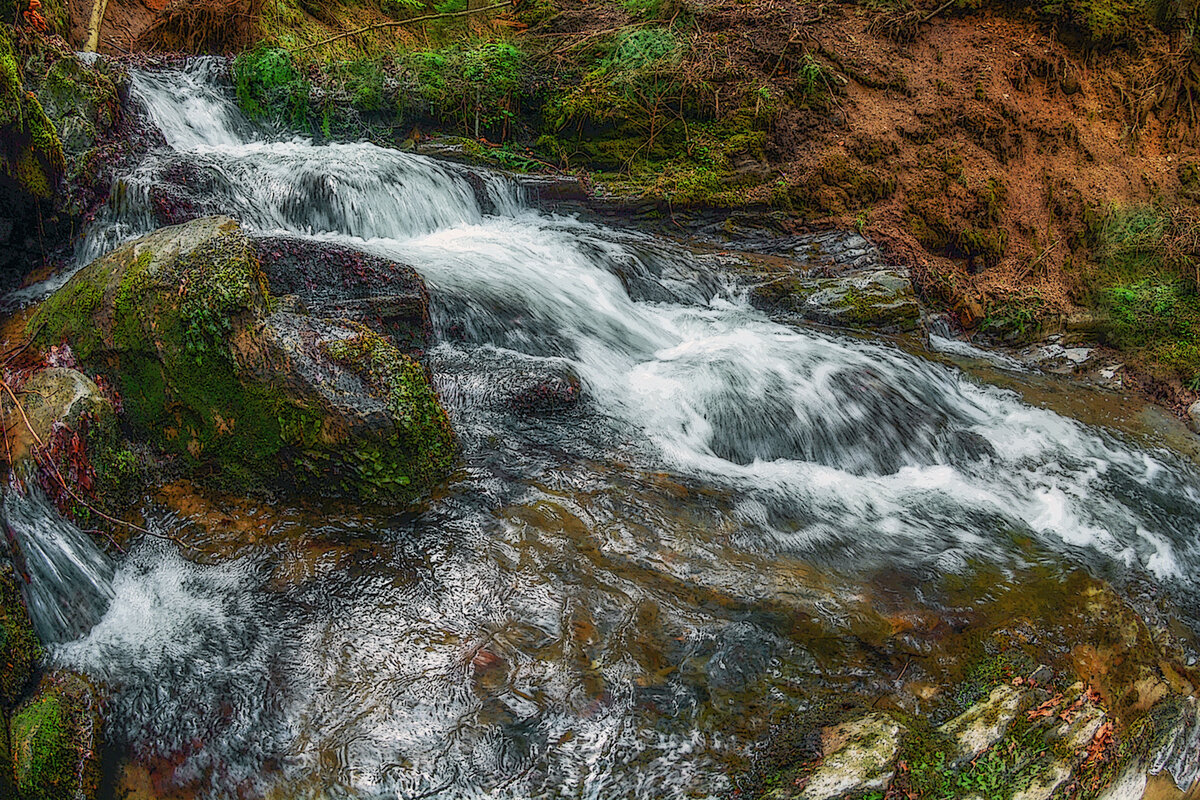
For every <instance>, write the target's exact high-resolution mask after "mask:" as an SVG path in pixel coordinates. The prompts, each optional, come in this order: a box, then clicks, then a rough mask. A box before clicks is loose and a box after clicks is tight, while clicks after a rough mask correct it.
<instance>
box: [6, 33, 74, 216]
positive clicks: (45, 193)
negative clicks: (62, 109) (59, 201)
mask: <svg viewBox="0 0 1200 800" xmlns="http://www.w3.org/2000/svg"><path fill="white" fill-rule="evenodd" d="M65 168H66V163H65V161H64V159H63V150H62V144H61V143H60V142H59V139H58V134H57V132H56V131H55V129H54V124H53V123H52V122H51V121H50V119H49V118H48V117H47V116H46V112H45V111H44V110H43V109H42V105H41V103H40V102H38V99H37V97H36V96H34V95H33V94H32V93H30V92H28V91H27V90H26V88H25V83H24V80H23V76H22V72H21V68H20V65H19V64H18V61H17V54H16V51H15V50H14V49H13V44H12V41H11V39H10V38H9V35H8V32H7V29H6V28H5V26H3V25H0V216H9V214H7V213H5V209H4V208H3V206H4V205H12V206H14V210H16V207H17V204H19V203H21V202H29V199H32V200H34V201H37V200H48V199H49V198H50V197H51V195H52V194H53V193H54V188H55V186H56V185H57V184H58V181H59V180H60V179H61V177H62V174H63V171H64V170H65ZM26 198H28V199H26Z"/></svg>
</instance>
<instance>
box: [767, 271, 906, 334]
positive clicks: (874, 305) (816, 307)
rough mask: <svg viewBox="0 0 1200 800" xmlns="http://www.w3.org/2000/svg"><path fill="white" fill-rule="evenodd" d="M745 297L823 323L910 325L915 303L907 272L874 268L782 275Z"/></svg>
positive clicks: (898, 328) (770, 309)
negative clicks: (817, 275) (820, 275)
mask: <svg viewBox="0 0 1200 800" xmlns="http://www.w3.org/2000/svg"><path fill="white" fill-rule="evenodd" d="M751 302H752V303H753V304H754V305H755V306H756V307H758V308H760V309H763V310H764V311H768V312H784V313H790V314H795V315H797V316H800V317H802V318H804V319H807V320H811V321H813V322H819V323H822V324H825V325H841V326H850V327H871V328H881V329H885V330H893V331H909V330H914V329H915V328H916V326H917V322H918V321H919V320H920V316H921V307H920V304H919V303H918V302H917V298H916V295H915V294H914V292H913V288H912V281H911V280H910V279H909V277H908V272H907V271H906V270H902V269H879V270H868V271H864V272H854V273H850V274H847V275H843V276H840V277H834V278H804V277H795V276H784V277H780V278H776V279H774V280H771V281H768V282H767V283H764V284H762V285H760V286H757V287H755V288H754V289H753V290H752V292H751Z"/></svg>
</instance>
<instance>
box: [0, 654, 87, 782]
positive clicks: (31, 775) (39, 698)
mask: <svg viewBox="0 0 1200 800" xmlns="http://www.w3.org/2000/svg"><path fill="white" fill-rule="evenodd" d="M100 726H101V720H100V715H99V709H98V708H97V700H96V696H95V691H94V689H93V688H92V687H91V684H89V683H88V682H87V680H86V679H84V678H83V677H81V676H78V675H74V674H71V673H59V674H56V675H53V676H51V677H49V678H47V679H45V680H43V682H42V684H41V685H40V686H39V687H38V691H37V694H35V695H34V697H33V698H32V699H31V700H29V701H28V702H27V703H25V705H23V706H22V707H21V708H19V709H18V710H17V711H16V713H15V714H13V717H12V723H11V736H12V753H13V765H14V774H15V777H16V783H17V788H18V790H19V793H20V797H21V798H22V800H75V799H76V798H77V797H95V796H96V791H97V789H98V787H99V784H100V756H99V753H100V738H101V731H100Z"/></svg>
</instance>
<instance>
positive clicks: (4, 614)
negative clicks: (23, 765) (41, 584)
mask: <svg viewBox="0 0 1200 800" xmlns="http://www.w3.org/2000/svg"><path fill="white" fill-rule="evenodd" d="M41 657H42V649H41V644H40V643H39V642H38V639H37V636H36V635H35V634H34V632H33V624H32V623H31V622H30V621H29V613H28V612H27V611H26V610H25V603H24V602H22V600H21V592H20V588H19V587H18V585H17V575H16V572H15V571H14V570H13V568H12V565H11V564H9V563H8V562H7V561H4V562H3V563H0V704H2V705H3V707H4V708H12V707H13V705H14V704H15V703H16V702H17V700H18V699H20V697H21V693H22V692H23V691H24V689H25V687H26V685H28V684H29V679H30V677H31V676H32V675H33V671H34V668H35V667H36V666H37V663H38V660H39V659H40V658H41ZM0 788H3V785H2V784H0ZM0 796H3V795H0Z"/></svg>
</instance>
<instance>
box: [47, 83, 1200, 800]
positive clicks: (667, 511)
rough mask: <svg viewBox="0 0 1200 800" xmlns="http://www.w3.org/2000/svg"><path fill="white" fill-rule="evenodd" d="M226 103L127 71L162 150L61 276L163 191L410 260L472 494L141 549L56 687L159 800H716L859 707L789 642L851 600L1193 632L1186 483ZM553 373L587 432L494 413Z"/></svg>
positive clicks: (455, 182) (1173, 466)
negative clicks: (63, 684) (861, 593)
mask: <svg viewBox="0 0 1200 800" xmlns="http://www.w3.org/2000/svg"><path fill="white" fill-rule="evenodd" d="M219 73H220V71H219V70H218V69H216V67H215V65H214V63H213V62H208V61H197V62H193V64H192V65H190V66H189V67H188V68H187V69H186V70H183V71H168V72H161V73H157V74H145V73H137V74H135V76H134V90H135V94H136V95H137V96H138V97H139V98H140V99H141V101H142V102H143V103H144V104H145V106H146V108H147V109H148V110H149V114H150V116H151V118H152V119H153V121H154V123H155V124H156V125H158V126H159V128H160V129H161V131H162V133H163V135H164V137H165V139H166V141H167V143H168V148H166V149H165V150H163V151H160V152H156V153H153V154H151V156H150V157H148V159H147V161H146V163H144V164H143V165H142V166H141V167H139V169H138V170H137V171H136V172H135V173H133V174H131V175H130V176H128V178H127V180H126V182H127V188H126V190H125V191H124V192H123V193H122V194H121V200H120V202H119V203H117V204H116V205H115V206H114V207H113V209H111V211H110V214H109V215H108V217H106V218H105V220H104V221H103V222H102V224H100V225H99V226H98V227H97V229H96V230H94V231H93V233H92V235H91V237H90V238H89V240H88V242H86V243H85V244H84V245H82V246H81V250H80V252H81V258H84V257H90V256H91V255H94V254H95V253H98V252H102V251H103V250H105V249H107V248H110V247H112V246H113V245H114V244H115V243H116V242H117V241H119V240H120V239H122V238H128V237H129V236H132V235H136V234H137V233H139V232H141V231H144V230H147V229H148V228H149V226H150V225H151V224H152V223H151V219H152V217H151V215H150V214H149V213H148V206H147V203H148V200H147V198H148V196H149V195H148V189H149V186H150V184H151V183H152V182H153V181H154V180H156V179H157V177H156V176H159V175H161V174H163V170H164V169H168V168H171V169H176V170H177V171H178V169H179V168H181V167H184V168H186V174H187V176H188V180H187V184H188V186H189V191H190V193H191V194H190V197H191V199H192V200H193V201H194V202H195V203H196V204H197V206H198V207H201V208H204V209H206V210H211V211H219V212H221V213H227V214H229V215H231V216H233V217H235V218H237V219H238V220H240V221H241V222H242V224H243V225H244V226H245V227H246V228H247V229H249V230H252V231H259V232H276V233H279V232H282V233H286V234H289V235H295V236H305V237H315V238H319V239H322V240H327V241H335V242H339V243H343V244H348V245H350V246H353V247H356V248H360V249H363V250H367V251H371V252H374V253H378V254H381V255H384V256H387V257H390V258H392V259H395V260H397V261H401V262H404V263H408V264H411V265H413V266H414V267H415V268H416V269H417V270H418V271H419V272H420V273H421V275H422V276H423V277H424V278H425V280H426V282H427V284H428V286H429V288H430V292H431V295H432V298H433V306H434V308H433V313H434V318H435V324H436V326H437V328H438V331H439V334H440V335H439V340H440V341H441V343H440V344H439V345H438V346H437V347H436V348H435V349H434V350H433V351H432V352H431V353H430V360H431V366H432V367H433V371H434V373H435V375H436V376H437V381H438V388H439V391H440V392H441V394H442V396H443V398H444V400H445V402H446V405H447V407H448V410H449V411H450V413H451V416H452V417H453V419H454V422H455V425H456V427H457V429H458V430H459V431H460V434H461V437H462V440H463V445H464V457H463V464H464V467H463V469H462V470H461V471H460V473H459V475H458V476H457V477H456V478H455V480H454V481H453V482H452V483H451V485H450V486H449V487H447V488H446V490H445V491H444V492H441V493H440V494H439V499H437V500H436V501H435V502H433V503H431V504H430V506H429V507H428V508H427V509H425V510H423V511H421V512H420V513H418V514H416V515H410V516H407V517H402V518H396V519H385V520H380V519H370V520H363V519H360V518H358V517H357V516H356V515H355V514H354V513H353V511H354V510H353V509H343V510H341V512H337V511H335V512H332V513H331V514H330V515H329V516H327V517H323V518H319V519H317V520H314V519H312V518H307V517H305V518H301V517H300V516H288V515H286V514H285V515H283V516H279V517H276V516H271V515H266V516H264V517H263V518H262V522H261V526H260V529H259V530H258V531H257V533H256V535H255V540H256V541H258V542H259V545H257V546H256V547H255V548H253V549H250V550H247V549H245V548H240V549H239V548H237V547H234V546H233V545H231V547H232V548H233V549H234V551H235V552H236V557H233V556H226V557H223V558H218V559H216V560H217V562H218V563H216V564H215V565H199V564H196V563H192V562H190V561H187V560H184V559H182V558H181V557H179V556H178V555H177V554H176V553H175V552H174V550H173V549H172V548H169V547H165V546H163V545H162V544H161V543H159V542H149V541H148V542H144V543H142V544H141V545H140V546H139V547H138V548H137V549H135V551H134V552H133V553H132V554H130V556H129V557H128V558H127V559H126V560H125V561H123V562H122V563H121V565H120V567H119V569H118V570H117V572H116V575H115V577H114V580H113V591H114V593H115V598H114V600H113V602H112V605H111V608H109V610H108V612H107V613H106V614H105V615H104V617H103V618H102V619H101V620H100V622H99V623H98V624H97V625H96V626H95V628H94V629H92V630H91V632H90V633H89V634H88V635H87V636H86V637H84V638H81V639H79V640H77V641H73V642H70V643H67V644H64V645H60V646H59V647H58V648H57V649H56V650H55V656H54V657H55V659H56V660H57V661H58V662H59V663H62V664H65V665H70V666H74V667H77V668H81V669H84V670H87V671H89V672H91V673H92V674H94V675H96V676H98V677H100V678H102V679H103V680H105V681H106V682H107V683H109V685H111V686H112V687H114V689H115V691H116V700H115V702H116V707H115V711H114V714H113V719H114V720H115V724H116V725H117V726H118V736H119V737H120V738H121V739H122V740H123V741H124V742H125V743H127V744H128V745H129V747H130V748H131V749H132V751H133V752H134V753H135V754H136V755H137V756H138V758H139V759H141V760H142V761H143V762H144V763H147V764H151V765H155V764H157V765H159V767H158V768H159V769H163V770H166V772H167V773H168V774H169V776H170V779H169V780H168V781H167V782H168V784H171V785H178V786H188V787H191V788H193V789H196V790H197V791H199V792H200V793H201V794H202V795H211V796H215V797H224V796H231V795H233V794H234V793H240V794H241V796H256V795H266V794H268V793H269V792H271V791H273V790H277V791H280V792H282V794H281V795H278V796H288V797H341V796H345V797H368V798H373V797H385V796H386V797H416V796H420V797H432V796H439V797H475V796H477V797H485V796H486V797H514V798H519V797H532V796H539V797H540V796H560V795H561V796H572V797H587V798H611V797H672V796H685V795H686V796H691V795H700V796H705V795H708V794H715V793H718V792H719V791H721V790H722V789H723V788H724V787H725V786H726V783H725V781H726V778H725V773H724V771H723V769H722V764H723V763H724V761H725V760H726V759H727V757H728V754H729V753H731V752H736V751H738V750H739V749H740V748H744V747H746V745H747V744H748V743H749V742H750V741H751V740H752V738H753V737H754V736H756V735H758V734H761V733H762V731H763V730H764V729H765V726H766V725H767V724H769V722H770V720H771V711H770V706H771V705H772V704H773V705H777V706H779V707H780V708H784V709H789V708H800V707H803V705H804V704H805V702H806V699H805V691H804V690H802V689H800V688H798V687H802V686H804V685H806V684H805V681H809V680H812V679H816V678H819V679H821V680H823V681H825V682H826V683H827V684H829V685H835V686H838V685H844V686H845V687H847V688H850V687H852V686H860V685H861V684H862V682H863V681H864V680H866V678H865V677H864V675H865V673H864V672H862V671H859V672H855V671H854V670H847V671H845V672H843V673H839V674H833V673H829V672H828V671H823V670H824V668H823V667H822V666H821V664H822V663H825V662H822V661H821V660H820V659H819V658H817V656H816V655H814V653H815V648H816V646H817V645H815V644H814V643H813V642H812V641H810V640H808V639H806V636H805V633H806V632H811V626H815V627H816V628H819V629H822V630H832V631H838V630H841V629H842V627H844V626H845V625H848V624H849V623H848V622H846V620H848V619H849V618H850V617H851V616H852V615H853V607H854V602H855V600H854V598H853V597H851V596H850V595H851V594H852V593H853V591H856V590H855V589H848V588H846V587H855V586H857V585H858V584H857V583H856V581H857V580H858V579H860V578H862V577H863V576H867V575H870V574H878V573H881V572H883V573H887V572H889V571H890V572H892V573H894V574H903V575H904V576H908V577H907V578H906V580H911V581H913V582H916V583H919V582H920V581H922V580H928V581H934V580H936V578H937V576H940V575H946V574H954V573H959V574H967V573H969V572H971V571H972V570H974V569H976V568H977V567H978V566H979V565H981V564H985V565H992V566H993V567H998V568H999V569H1000V570H1002V571H1008V572H1010V573H1012V574H1017V573H1019V572H1020V571H1022V570H1028V569H1033V568H1041V567H1044V566H1045V565H1046V564H1050V565H1061V567H1055V568H1060V569H1063V570H1067V569H1071V568H1073V567H1075V566H1080V565H1082V566H1084V567H1086V568H1088V569H1089V570H1091V571H1093V572H1095V573H1098V574H1102V575H1104V576H1106V577H1108V578H1110V579H1113V580H1116V581H1118V582H1129V581H1139V580H1147V581H1150V582H1151V583H1153V584H1155V585H1160V586H1163V587H1167V588H1168V589H1169V591H1171V592H1173V593H1175V595H1176V596H1177V597H1180V598H1184V599H1185V601H1188V602H1185V605H1194V604H1192V603H1191V602H1190V600H1189V599H1190V598H1194V597H1195V596H1196V591H1197V586H1196V580H1197V575H1198V574H1200V543H1198V541H1200V537H1197V532H1198V531H1200V493H1198V488H1200V483H1198V482H1197V476H1196V473H1195V471H1194V469H1193V468H1192V467H1191V466H1189V465H1187V464H1185V463H1183V462H1182V461H1180V460H1178V459H1176V458H1174V457H1172V456H1171V455H1169V454H1167V453H1165V452H1146V451H1143V450H1139V449H1137V448H1136V447H1133V446H1131V445H1129V444H1127V443H1124V442H1122V441H1121V440H1119V439H1118V438H1116V437H1114V436H1113V435H1110V434H1109V433H1106V432H1102V431H1098V430H1094V429H1090V428H1087V427H1085V426H1083V425H1081V424H1079V423H1077V422H1074V421H1072V420H1069V419H1065V418H1063V417H1059V416H1057V415H1055V414H1053V413H1051V412H1049V411H1045V410H1039V409H1035V408H1032V407H1030V406H1027V405H1025V404H1023V403H1021V402H1019V401H1018V399H1017V398H1016V397H1015V395H1013V394H1012V393H1010V392H1006V391H1003V390H1000V389H996V388H993V387H989V386H986V385H979V384H977V383H974V382H972V381H970V380H968V379H967V378H966V377H964V376H963V375H962V374H960V373H958V372H957V371H954V370H952V369H949V368H946V367H943V366H939V365H935V364H932V363H928V362H925V361H922V360H920V359H917V358H914V357H912V356H909V355H906V354H904V353H902V352H901V351H899V350H897V349H895V348H893V347H891V346H888V345H886V344H880V343H875V342H871V341H864V340H855V339H849V338H842V337H837V336H832V335H828V334H825V333H820V332H816V331H813V330H807V329H798V328H794V327H788V326H784V325H780V324H777V323H775V322H773V321H771V320H770V319H768V318H767V317H766V316H764V315H763V314H762V313H760V312H758V311H756V310H754V309H753V308H752V307H751V306H750V305H749V304H748V303H747V302H746V300H745V298H744V296H743V291H742V289H741V288H739V286H738V285H737V284H736V282H734V281H732V280H727V279H725V278H723V277H721V276H722V275H724V274H725V273H724V272H723V271H722V270H721V269H720V267H721V263H720V259H719V258H718V257H716V256H712V255H697V254H695V253H693V252H691V251H689V250H686V249H683V248H681V247H679V246H677V245H675V244H673V243H670V242H667V241H664V240H659V239H655V238H653V237H650V236H646V235H641V234H635V233H629V232H618V231H614V230H609V229H605V228H603V227H598V226H595V225H591V224H587V223H584V222H581V221H578V220H576V219H573V218H568V217H562V216H556V215H552V214H545V213H541V212H539V211H537V210H534V209H532V208H530V207H528V206H527V205H526V204H525V203H524V202H523V200H522V197H521V193H520V191H519V190H518V188H517V187H515V186H513V185H511V184H509V183H507V182H506V181H505V180H503V179H501V178H499V177H495V176H484V177H483V178H482V179H481V180H482V190H480V188H479V186H478V179H472V178H471V177H470V176H469V175H468V174H467V171H466V170H465V169H464V168H462V167H459V166H455V165H451V164H445V163H440V162H437V161H434V160H431V159H427V158H423V157H420V156H415V155H410V154H405V153H400V152H396V151H392V150H387V149H382V148H379V147H375V146H373V145H370V144H332V145H317V144H314V143H312V142H309V141H304V140H291V141H284V140H274V139H268V138H260V134H256V133H255V131H254V129H253V128H252V127H251V126H249V125H248V124H247V123H246V122H245V120H243V119H242V118H241V116H240V114H239V113H238V112H237V110H236V108H235V107H234V106H233V105H232V103H231V102H230V99H229V92H228V90H227V88H226V87H224V86H222V85H221V79H220V74H219ZM472 180H476V184H473V183H472ZM563 368H569V369H570V370H571V371H573V372H574V373H575V374H576V375H578V377H579V378H580V380H581V382H582V385H583V390H584V397H585V400H584V402H583V404H582V405H581V407H580V408H578V409H573V410H570V411H565V412H558V413H555V414H549V415H542V416H528V415H519V414H514V413H513V412H512V411H511V410H509V409H507V408H504V407H502V405H498V404H497V403H496V402H495V400H494V398H495V396H496V394H497V391H498V389H500V388H503V387H501V386H498V382H500V381H503V380H505V378H504V377H503V376H506V375H512V374H513V372H514V370H515V371H517V372H522V371H526V372H533V373H537V372H539V371H541V372H546V371H547V370H550V371H561V370H562V369H563ZM497 376H500V377H497ZM149 513H150V516H151V519H150V523H149V524H151V525H157V526H163V527H170V528H172V529H173V530H184V531H186V529H187V520H186V519H182V518H180V517H179V516H177V515H174V514H171V513H168V512H163V511H161V510H157V511H156V510H153V509H152V510H151V511H150V512H149ZM207 535H209V536H212V535H213V534H212V532H211V531H210V532H209V533H208V534H207ZM233 538H236V537H233ZM1031 542H1032V545H1031V544H1030V543H1031ZM997 591H1000V590H999V589H997ZM797 619H803V620H809V621H811V626H810V627H809V628H806V627H804V626H802V625H799V623H797V622H796V621H795V620H797ZM1192 623H1193V624H1194V623H1195V621H1194V620H1192ZM806 624H808V623H806ZM58 638H63V637H58ZM839 682H840V683H839ZM1193 750H1194V748H1193ZM1193 750H1187V752H1185V753H1184V754H1183V755H1178V756H1177V755H1174V754H1168V756H1164V758H1165V759H1167V760H1170V758H1176V760H1179V759H1182V761H1180V763H1185V762H1186V763H1187V764H1194V761H1195V757H1194V752H1193ZM1177 771H1183V772H1186V769H1185V768H1184V767H1182V766H1181V767H1179V768H1178V770H1177ZM280 787H283V788H280Z"/></svg>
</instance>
